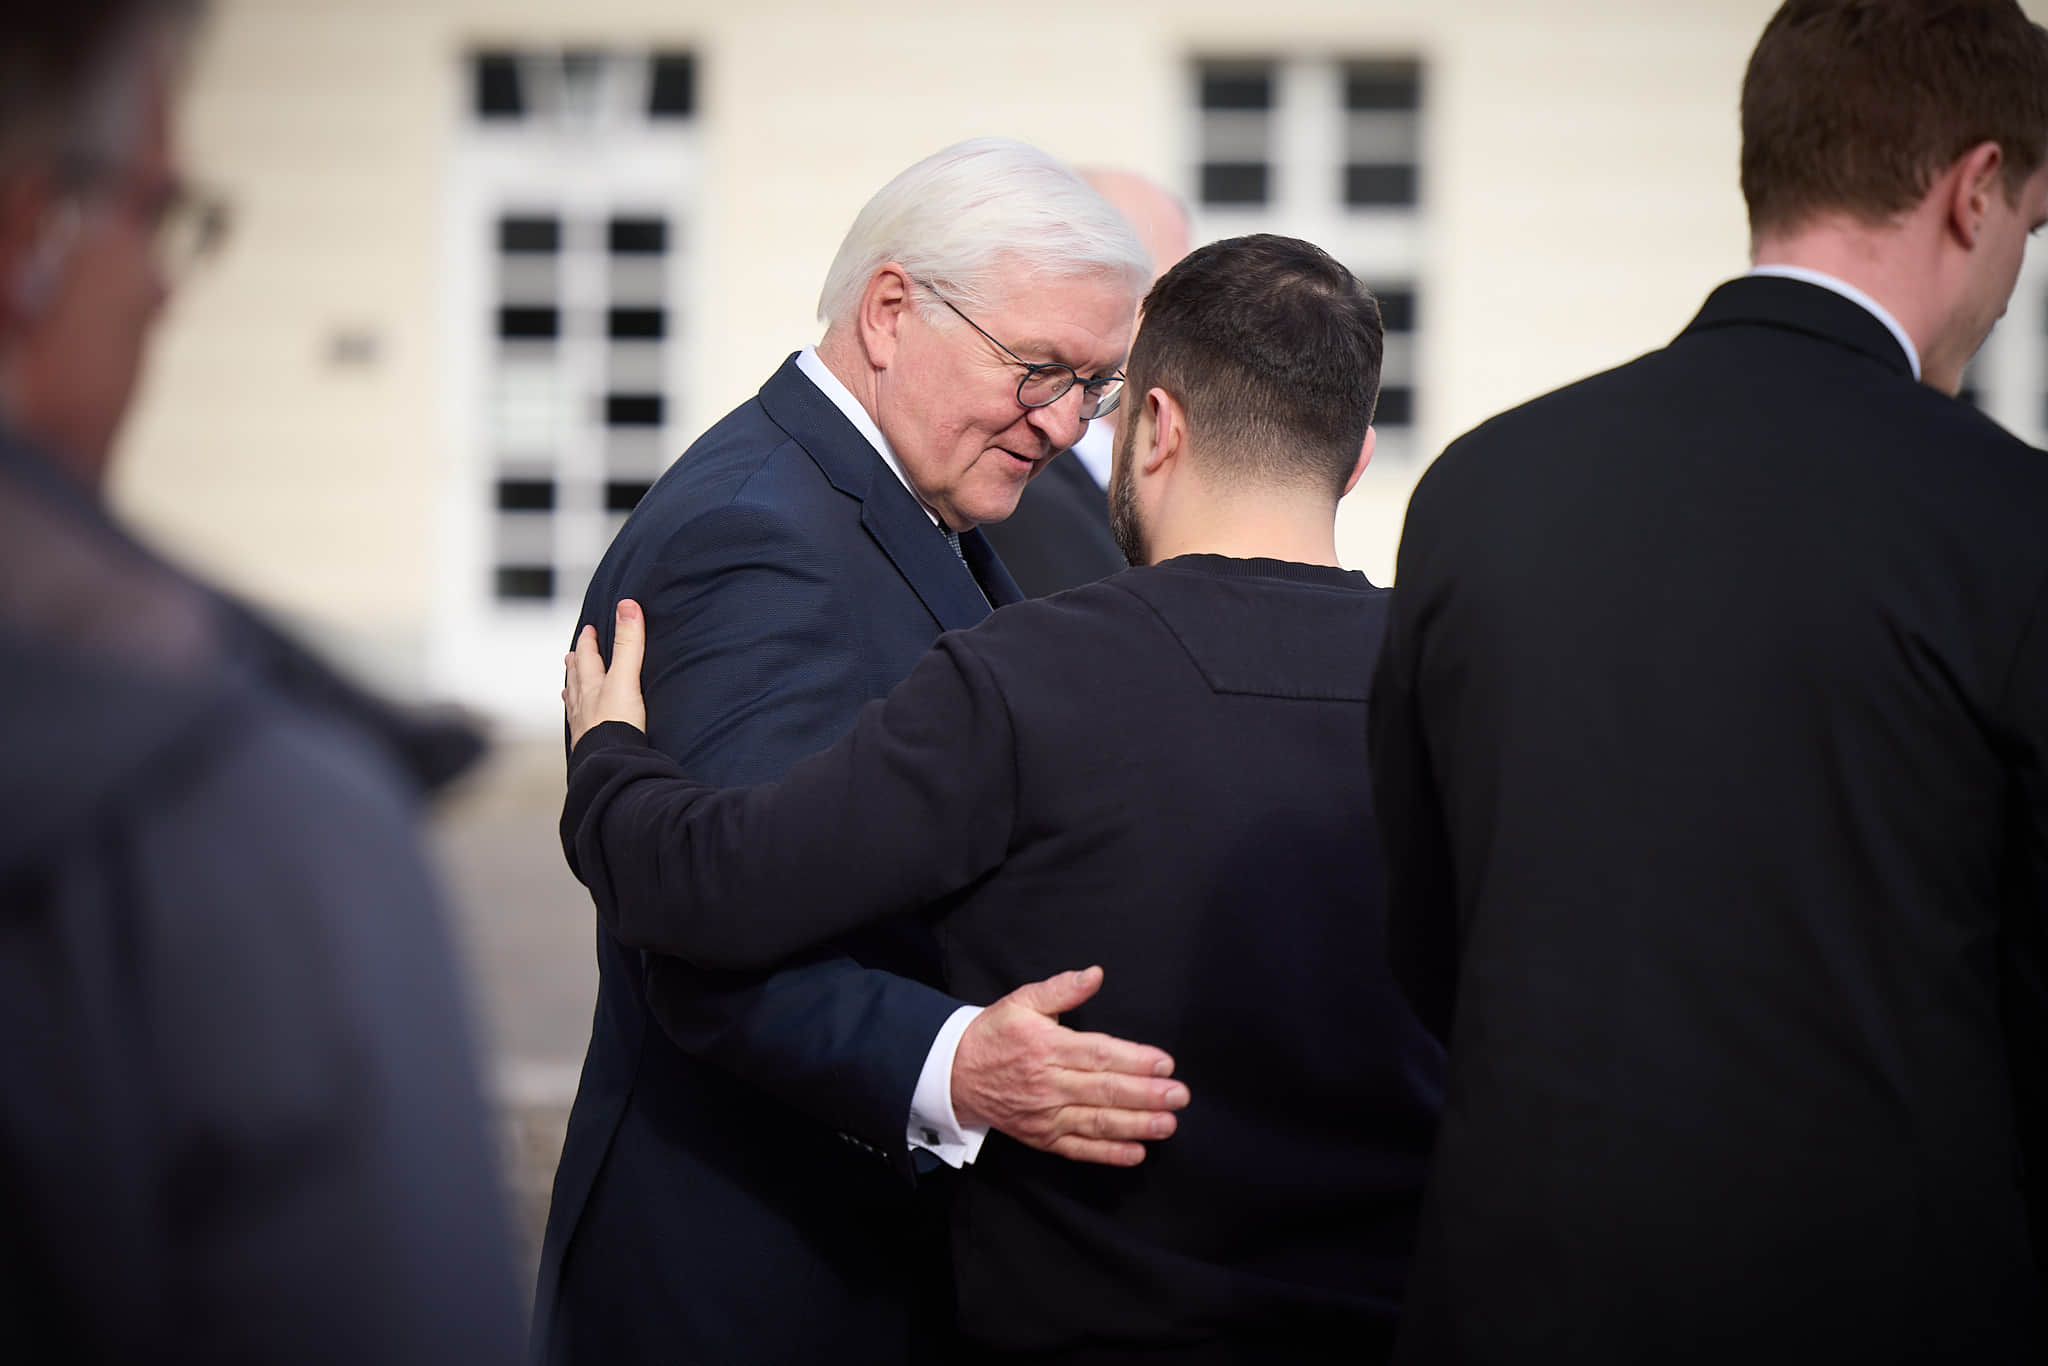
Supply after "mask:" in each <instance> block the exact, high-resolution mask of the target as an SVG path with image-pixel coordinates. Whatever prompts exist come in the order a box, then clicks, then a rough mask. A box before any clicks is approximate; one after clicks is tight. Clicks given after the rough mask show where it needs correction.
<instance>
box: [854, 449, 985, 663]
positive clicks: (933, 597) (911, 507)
mask: <svg viewBox="0 0 2048 1366" xmlns="http://www.w3.org/2000/svg"><path fill="white" fill-rule="evenodd" d="M875 463H876V464H877V465H880V464H881V457H880V456H877V457H875ZM882 474H883V476H884V477H883V478H881V479H877V480H876V481H875V484H876V487H875V489H874V491H873V496H872V497H870V498H868V499H867V500H866V501H865V502H863V503H862V504H861V509H860V524H861V525H862V526H864V527H866V528H867V531H868V535H870V536H872V537H874V538H875V544H877V545H879V546H881V547H882V553H883V554H885V555H887V556H888V557H889V559H890V560H891V561H892V562H893V563H894V564H895V566H896V568H897V570H898V571H899V572H901V573H902V575H903V577H904V578H905V579H906V580H907V581H908V582H909V584H910V586H911V588H912V589H914V590H915V591H916V593H917V596H918V597H919V598H920V599H922V600H923V602H924V605H925V606H926V607H927V608H929V609H930V611H931V614H932V616H934V617H935V618H937V619H938V623H939V629H940V630H942V631H960V630H964V629H966V628H967V627H969V626H972V625H974V623H975V622H977V621H980V620H981V619H982V618H983V617H985V616H987V615H988V610H989V604H990V603H992V602H995V604H996V606H999V607H1000V606H1001V605H1002V604H1001V603H999V602H996V600H995V594H994V593H993V592H991V593H990V594H988V596H986V597H984V596H983V595H982V589H981V588H980V587H978V586H977V585H976V583H975V580H976V579H977V578H979V577H981V575H980V572H979V571H976V572H974V573H969V572H968V571H969V569H970V568H971V567H972V561H971V560H970V561H969V563H968V564H966V565H963V564H961V563H960V555H955V554H954V553H953V547H952V546H950V545H948V544H947V543H946V537H945V535H944V533H942V532H941V531H940V530H939V529H938V527H936V526H934V525H933V524H932V519H931V517H930V516H929V515H927V514H926V512H925V510H924V509H923V508H922V507H919V506H918V502H917V499H915V498H913V497H911V496H910V490H909V489H907V488H904V487H903V483H902V481H901V480H899V479H897V478H896V477H895V476H894V475H892V474H890V473H889V471H888V470H887V469H886V468H884V469H883V470H882ZM892 494H893V495H894V496H893V497H892V496H891V495H892ZM968 536H972V537H973V538H974V540H975V541H976V542H977V543H978V546H979V550H980V553H981V554H982V555H983V557H984V558H986V559H987V561H988V562H989V563H990V564H991V565H994V567H995V569H996V571H997V572H998V573H1001V574H1002V579H1003V582H1004V584H1005V585H1007V587H1008V589H1009V591H1010V593H1011V594H1012V595H1013V596H1012V597H1011V599H1010V600H1011V601H1015V600H1016V596H1018V595H1017V585H1016V584H1014V583H1011V582H1010V576H1009V575H1008V574H1007V573H1003V572H1002V566H1001V565H999V564H995V552H994V551H992V550H990V549H989V548H988V542H987V541H984V540H982V537H981V533H980V532H978V531H970V532H968V533H967V536H962V537H961V538H960V550H961V554H962V555H964V554H966V553H967V537H968ZM984 582H986V580H985V579H984Z"/></svg>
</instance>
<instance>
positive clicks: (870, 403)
mask: <svg viewBox="0 0 2048 1366" xmlns="http://www.w3.org/2000/svg"><path fill="white" fill-rule="evenodd" d="M817 349H818V359H819V360H821V361H823V362H825V368H826V369H827V370H830V371H831V372H832V377H833V378H834V379H836V380H838V381H839V382H840V383H841V384H843V385H845V386H846V392H847V393H849V394H852V395H853V401H854V402H856V403H858V404H860V406H861V408H862V409H863V410H865V411H866V413H867V415H868V417H869V418H870V419H872V420H874V422H875V425H876V426H877V427H879V426H881V420H880V419H879V418H876V417H875V408H876V403H875V372H874V369H873V367H871V366H869V365H868V364H867V360H866V358H865V357H864V356H862V355H861V354H860V347H859V346H858V345H857V344H855V342H854V339H853V338H852V337H851V336H849V335H848V332H847V329H845V328H841V327H834V328H830V329H828V330H827V331H826V333H825V336H824V338H823V340H821V341H820V342H819V343H818V348H817Z"/></svg>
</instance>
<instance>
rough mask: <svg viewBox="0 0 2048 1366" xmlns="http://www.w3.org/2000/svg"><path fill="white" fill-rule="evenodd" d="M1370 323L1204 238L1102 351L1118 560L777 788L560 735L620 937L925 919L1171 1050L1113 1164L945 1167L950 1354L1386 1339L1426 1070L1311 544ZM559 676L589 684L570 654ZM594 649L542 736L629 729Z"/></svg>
mask: <svg viewBox="0 0 2048 1366" xmlns="http://www.w3.org/2000/svg"><path fill="white" fill-rule="evenodd" d="M1382 340H1383V339H1382V333H1381V329H1380V322H1379V310H1378V308H1377V306H1376V305H1375V304H1374V302H1373V300H1372V298H1371V296H1370V295H1369V294H1367V293H1366V292H1365V290H1364V289H1363V288H1362V287H1361V286H1360V285H1359V284H1358V282H1357V281H1356V280H1354V279H1353V278H1352V277H1351V275H1350V273H1349V272H1348V271H1346V270H1345V269H1344V268H1343V267H1342V266H1340V265H1338V264H1337V263H1336V262H1335V261H1332V260H1331V259H1330V258H1329V257H1328V256H1327V255H1325V254H1324V253H1322V252H1321V251H1318V250H1317V249H1316V248H1314V247H1312V246H1310V245H1309V244H1307V243H1305V242H1298V241H1294V240H1291V239H1288V238H1277V237H1251V238H1238V239H1234V240H1231V241H1228V242H1221V243H1218V244H1216V245H1214V246H1210V247H1205V248H1203V249H1202V250H1201V251H1198V252H1196V253H1195V254H1194V255H1192V256H1190V257H1189V258H1188V259H1187V260H1186V261H1184V262H1183V263H1182V264H1181V265H1180V266H1179V267H1178V268H1176V269H1175V270H1173V271H1172V272H1170V273H1169V274H1168V275H1167V276H1166V277H1165V278H1164V279H1163V280H1161V281H1160V282H1159V284H1158V286H1157V287H1156V288H1154V289H1153V291H1152V293H1151V295H1150V297H1149V298H1148V299H1147V301H1146V311H1145V321H1144V324H1143V327H1142V329H1141V330H1140V332H1139V334H1138V343H1137V348H1136V351H1135V352H1134V354H1133V355H1132V358H1131V368H1130V378H1131V389H1130V392H1131V393H1132V395H1133V401H1132V403H1131V404H1130V405H1129V410H1128V411H1127V413H1126V416H1125V418H1124V423H1125V425H1124V428H1123V431H1122V434H1121V441H1120V446H1119V450H1118V454H1117V464H1116V472H1115V477H1114V481H1113V498H1114V505H1115V508H1116V514H1117V528H1118V539H1119V541H1120V542H1121V543H1122V544H1123V546H1124V549H1125V551H1126V553H1127V554H1128V555H1129V557H1130V560H1131V563H1133V564H1135V565H1142V566H1145V567H1144V568H1138V569H1131V570H1128V571H1126V572H1124V573H1122V574H1119V575H1117V576H1115V577H1114V578H1111V579H1109V580H1106V581H1104V582H1102V583H1099V584H1094V585H1089V586H1085V587H1082V588H1077V589H1074V590H1073V591H1071V592H1069V593H1065V594H1062V595H1061V596H1060V597H1059V598H1058V599H1056V600H1054V601H1050V602H1043V603H1026V604H1023V605H1021V606H1017V607H1012V608H1007V609H1005V610H1004V611H1002V612H999V613H997V614H996V615H995V616H994V617H992V618H991V619H989V620H988V621H986V622H984V623H983V624H981V625H980V626H977V627H975V628H974V629H972V630H970V631H964V632H955V633H951V634H948V635H946V636H944V637H942V638H941V639H940V642H939V645H938V647H937V648H936V649H935V650H933V651H932V652H931V653H930V654H928V655H926V656H925V658H924V660H923V662H921V663H920V664H919V665H918V666H917V668H916V669H915V670H913V671H912V673H911V675H910V677H909V678H908V679H907V680H905V681H904V683H903V684H902V685H901V686H900V687H898V688H897V689H896V690H895V691H894V692H893V693H891V694H890V695H889V698H888V700H887V701H886V702H884V703H878V704H875V705H873V706H870V707H869V708H867V709H866V710H865V711H863V712H862V713H861V717H860V721H859V723H858V724H857V725H856V726H855V727H854V729H853V731H852V733H851V734H850V735H849V736H848V737H847V738H846V739H844V740H842V741H841V742H840V743H839V744H837V745H835V746H834V747H833V748H832V749H830V750H828V751H826V752H825V753H824V754H822V755H820V756H818V757H816V758H814V759H811V760H808V761H806V762H804V763H801V764H799V765H797V766H796V767H795V768H794V769H792V770H791V771H790V773H789V775H788V776H787V778H786V779H785V780H784V781H783V782H782V783H781V784H780V785H779V786H769V787H758V788H753V789H735V790H729V791H720V790H719V789H716V788H711V787H705V786H699V785H697V784H694V783H692V782H690V781H689V780H688V779H686V778H684V777H682V776H680V775H681V774H682V773H683V772H684V769H685V767H686V766H679V765H677V764H676V763H675V762H674V761H673V760H671V759H669V758H668V757H667V756H665V755H663V754H661V753H659V752H657V751H655V750H653V749H650V748H648V747H646V746H645V744H644V743H642V739H641V736H640V733H639V732H638V731H636V730H633V729H632V728H631V727H630V726H627V725H619V724H614V725H610V726H604V727H600V728H599V729H598V730H597V731H595V732H594V733H592V734H591V736H590V737H589V738H587V739H585V740H584V741H583V742H582V743H581V744H580V745H579V746H578V747H577V749H576V750H575V763H574V766H573V768H572V771H571V778H570V788H569V800H568V803H567V805H566V807H565V810H564V814H563V835H564V840H565V843H566V845H567V847H568V848H569V850H570V854H571V859H572V862H573V864H574V866H575V867H576V869H577V872H578V874H579V876H581V877H583V878H584V879H586V880H587V882H588V883H589V885H590V887H591V889H592V892H593V893H594V895H595V896H596V899H597V903H598V908H599V910H600V912H601V913H602V914H603V915H604V917H605V919H606V922H607V923H608V924H611V925H612V926H613V927H614V928H615V931H616V932H617V933H618V934H619V936H620V938H621V939H622V940H623V941H624V942H627V943H634V944H639V945H642V946H645V947H653V948H660V949H663V950H668V951H674V952H678V953H683V954H687V955H689V956H691V957H692V958H693V959H694V960H695V961H697V962H699V963H702V964H705V965H707V966H710V967H715V968H724V969H746V968H752V967H756V966H759V965H761V964H763V963H768V962H772V961H774V960H775V959H777V958H779V957H781V956H783V955H785V954H788V953H790V952H793V951H796V950H801V949H803V948H805V947H806V946H808V945H811V944H815V943H818V942H821V941H823V940H825V939H827V938H829V937H831V936H833V935H836V934H841V933H844V932H846V931H848V930H851V929H853V928H854V927H856V926H859V925H862V924H866V923H870V922H873V921H875V920H878V919H881V918H884V917H887V916H890V915H892V914H895V913H900V912H901V911H902V910H904V909H905V908H906V907H915V906H921V907H926V908H928V914H929V915H931V916H932V917H934V918H935V923H936V928H937V932H938V939H939V943H940V945H941V946H942V948H943V951H944V960H945V980H946V985H947V987H948V989H950V990H953V991H956V992H960V993H962V994H964V995H966V996H968V997H970V998H981V997H986V996H991V995H994V994H996V993H999V992H1002V991H1004V990H1006V989H1007V988H1008V987H1009V986H1011V985H1013V984H1015V983H1017V982H1020V981H1027V980H1030V979H1032V978H1035V977H1039V976H1041V975H1043V974H1044V973H1045V972H1047V971H1050V970H1052V969H1055V968H1057V967H1058V966H1059V965H1060V964H1062V963H1068V962H1076V961H1080V962H1088V963H1098V964H1101V965H1102V966H1103V967H1104V968H1105V969H1106V978H1107V983H1108V985H1107V988H1106V989H1105V990H1104V992H1103V993H1102V995H1101V997H1100V998H1099V999H1097V1000H1094V1001H1090V1002H1089V1003H1088V1004H1086V1005H1084V1006H1082V1007H1081V1008H1079V1009H1078V1010H1076V1011H1074V1012H1073V1017H1072V1018H1073V1019H1074V1021H1075V1022H1077V1023H1086V1024H1089V1025H1092V1026H1093V1027H1095V1028H1098V1029H1104V1030H1109V1031H1113V1032H1117V1033H1126V1032H1128V1033H1132V1034H1136V1035H1138V1036H1141V1037H1145V1038H1154V1039H1158V1040H1159V1041H1160V1042H1162V1043H1163V1044H1166V1045H1167V1046H1169V1047H1170V1048H1171V1049H1172V1050H1173V1052H1174V1055H1175V1058H1176V1060H1177V1062H1178V1063H1179V1075H1180V1076H1181V1077H1182V1078H1183V1079H1184V1080H1185V1081H1186V1082H1187V1084H1188V1086H1189V1087H1190V1088H1191V1089H1192V1091H1193V1093H1194V1100H1193V1104H1192V1105H1191V1106H1190V1107H1189V1109H1188V1110H1187V1112H1186V1114H1185V1115H1184V1116H1183V1117H1182V1118H1181V1122H1180V1125H1179V1127H1178V1129H1177V1130H1176V1131H1175V1134H1174V1136H1173V1138H1172V1140H1171V1141H1170V1142H1167V1143H1164V1144H1160V1145H1157V1146H1155V1147H1153V1148H1152V1149H1151V1150H1150V1151H1149V1153H1146V1152H1144V1151H1143V1150H1140V1149H1137V1148H1135V1147H1133V1148H1132V1150H1131V1151H1130V1152H1129V1153H1128V1154H1127V1156H1128V1157H1129V1158H1131V1159H1136V1158H1138V1157H1140V1156H1142V1157H1143V1159H1144V1160H1143V1164H1142V1165H1141V1166H1136V1167H1134V1168H1132V1169H1129V1170H1114V1169H1104V1168H1099V1167H1083V1166H1078V1165H1076V1164H1073V1163H1068V1162H1062V1161H1060V1160H1059V1159H1057V1158H1054V1157H1049V1156H1047V1155H1046V1154H1044V1153H1041V1152H1035V1151H1033V1150H1031V1149H1029V1148H1026V1147H1024V1146H1022V1145H1020V1144H1016V1143H1012V1142H1009V1141H1007V1140H1005V1139H1002V1138H994V1139H991V1140H990V1141H989V1146H988V1149H987V1151H986V1152H985V1153H984V1154H983V1155H982V1158H981V1161H980V1162H978V1163H976V1164H975V1166H974V1167H973V1169H972V1170H971V1171H970V1172H968V1173H967V1174H966V1177H965V1179H964V1181H963V1185H962V1189H961V1190H960V1192H959V1196H958V1199H957V1200H956V1202H955V1204H954V1206H953V1228H954V1239H953V1256H954V1266H955V1270H956V1274H957V1278H958V1291H959V1313H960V1323H961V1327H962V1329H963V1330H964V1334H965V1337H966V1339H967V1347H968V1349H969V1350H968V1351H967V1352H966V1353H965V1354H964V1355H963V1357H962V1359H963V1360H973V1361H990V1360H1009V1359H1013V1358H1014V1359H1016V1360H1020V1361H1024V1360H1028V1361H1031V1362H1034V1363H1084V1362H1085V1363H1108V1362H1125V1361H1128V1362H1132V1363H1140V1362H1142V1363H1147V1366H1163V1364H1165V1363H1173V1364H1174V1366H1198V1364H1199V1366H1206V1364H1207V1363H1214V1362H1259V1363H1266V1362H1279V1361H1286V1362H1310V1361H1318V1362H1319V1361H1344V1362H1356V1361H1362V1360H1375V1359H1381V1358H1383V1357H1384V1356H1385V1353H1386V1350H1387V1348H1388V1345H1389V1343H1390V1342H1391V1337H1392V1331H1393V1326H1394V1319H1395V1314H1396V1311H1397V1309H1398V1306H1399V1302H1400V1296H1401V1287H1402V1282H1403V1280H1404V1278H1405V1274H1406V1270H1407V1262H1408V1254H1409V1247H1410V1241H1411V1239H1412V1237H1413V1232H1414V1220H1415V1216H1416V1213H1417V1210H1418V1208H1419V1205H1420V1198H1421V1190H1422V1178H1423V1170H1424V1166H1425V1163H1426V1160H1427V1157H1428V1153H1429V1145H1430V1141H1431V1138H1432V1136H1433V1134H1434V1131H1435V1123H1436V1113H1437V1108H1438V1105H1439V1103H1440V1099H1441V1095H1440V1089H1439V1087H1440V1075H1441V1066H1442V1054H1441V1050H1440V1049H1439V1047H1438V1045H1437V1043H1436V1041H1435V1040H1434V1039H1433V1038H1431V1037H1430V1036H1429V1034H1428V1033H1427V1032H1426V1031H1424V1030H1423V1029H1422V1027H1421V1025H1420V1023H1419V1022H1418V1021H1417V1020H1416V1019H1415V1017H1414V1015H1413V1013H1412V1012H1411V1011H1410V1010H1409V1008H1408V1006H1407V1005H1406V1003H1405V1002H1404V1001H1403V1000H1402V999H1401V997H1400V994H1399V991H1398V989H1397V988H1396V986H1395V984H1394V982H1393V980H1392V978H1391V977H1390V976H1389V975H1388V974H1387V972H1386V970H1385V966H1384V962H1383V959H1382V948H1381V943H1382V940H1381V935H1382V930H1383V925H1382V919H1381V893H1380V877H1379V867H1378V863H1379V859H1378V850H1377V847H1376V842H1375V840H1374V838H1373V826H1372V800H1371V791H1370V784H1369V782H1368V780H1367V778H1366V774H1365V712H1366V684H1367V681H1368V679H1369V677H1370V675H1371V669H1372V660H1373V656H1374V653H1375V651H1376V648H1377V638H1378V635H1379V629H1380V626H1381V623H1382V620H1383V616H1382V614H1383V612H1384V609H1385V606H1386V594H1385V592H1384V591H1383V590H1381V589H1377V588H1374V587H1373V586H1372V585H1371V584H1370V583H1368V582H1367V581H1366V580H1365V577H1364V576H1363V575H1360V574H1355V573H1348V572H1346V571H1345V570H1343V569H1341V568H1339V567H1338V565H1337V555H1336V544H1335V521H1336V508H1337V500H1338V498H1339V497H1340V496H1342V494H1343V493H1344V492H1345V491H1346V490H1348V489H1349V488H1350V487H1351V484H1352V483H1353V482H1354V481H1355V480H1356V479H1357V477H1358V475H1359V473H1360V472H1361V471H1362V470H1363V469H1364V468H1365V462H1366V460H1367V459H1368V457H1369V456H1370V454H1371V451H1372V433H1371V428H1370V426H1369V425H1368V424H1369V423H1370V421H1371V418H1372V408H1373V401H1374V397H1375V395H1376V393H1377V391H1378V380H1379V366H1380V358H1381V350H1382ZM627 610H628V611H629V612H630V610H631V609H630V608H629V609H627ZM631 634H632V632H631V631H630V630H628V629H622V631H621V636H620V639H621V640H622V641H624V640H627V639H629V638H630V636H631ZM578 662H579V665H580V666H581V669H582V675H581V678H580V679H579V682H578V685H577V686H578V691H579V694H580V693H581V691H582V690H583V689H584V687H585V685H586V684H587V686H588V690H589V692H590V693H592V694H593V695H594V694H596V693H598V692H599V686H598V685H599V682H600V680H601V679H602V676H603V674H602V666H601V664H600V662H599V660H598V656H597V651H596V645H595V640H594V636H593V637H592V638H591V639H587V640H586V641H585V642H584V644H583V646H582V648H581V653H580V656H579V661H578ZM615 662H616V664H617V668H616V670H615V673H616V675H617V677H616V680H615V685H614V686H613V687H612V688H611V689H610V690H609V691H610V692H611V693H614V694H617V696H616V698H613V699H609V700H612V701H613V702H614V703H615V706H614V709H613V710H611V711H610V712H609V713H607V712H606V711H605V710H604V708H603V707H590V708H586V707H582V706H577V707H574V708H572V729H574V730H581V729H582V728H583V727H585V726H588V725H589V724H590V723H591V721H592V720H593V719H595V718H596V717H597V716H599V715H604V714H611V715H615V716H619V717H623V718H626V719H629V720H631V719H635V718H636V715H637V714H638V713H639V708H638V705H637V704H638V697H637V694H636V693H634V692H633V690H632V677H633V672H634V670H633V666H634V664H635V663H636V662H637V661H636V660H635V659H634V658H633V652H632V651H631V650H630V649H627V648H624V647H622V648H621V649H620V653H619V654H618V656H617V657H616V661H615ZM652 705H654V706H655V707H658V706H659V705H660V704H659V703H658V702H655V703H653V704H652ZM655 724H656V726H657V727H659V725H660V717H659V713H658V711H657V712H656V714H655ZM1126 1136H1129V1135H1117V1134H1112V1135H1111V1137H1112V1138H1116V1137H1126ZM1136 1136H1143V1131H1142V1130H1140V1131H1137V1134H1136Z"/></svg>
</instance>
